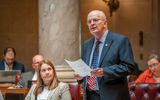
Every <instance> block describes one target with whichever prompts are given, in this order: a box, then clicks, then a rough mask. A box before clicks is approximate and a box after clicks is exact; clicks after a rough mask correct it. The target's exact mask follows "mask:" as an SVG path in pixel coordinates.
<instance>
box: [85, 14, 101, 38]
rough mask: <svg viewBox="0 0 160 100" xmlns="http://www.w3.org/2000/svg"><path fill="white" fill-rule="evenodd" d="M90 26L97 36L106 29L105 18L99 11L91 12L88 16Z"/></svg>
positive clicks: (92, 32)
mask: <svg viewBox="0 0 160 100" xmlns="http://www.w3.org/2000/svg"><path fill="white" fill-rule="evenodd" d="M87 25H88V28H89V30H90V32H91V34H93V35H94V36H95V37H96V35H99V34H100V33H101V32H102V31H103V29H104V19H103V18H102V16H101V14H100V13H99V12H96V11H95V12H91V13H89V15H88V17H87Z"/></svg>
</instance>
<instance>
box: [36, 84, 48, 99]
mask: <svg viewBox="0 0 160 100" xmlns="http://www.w3.org/2000/svg"><path fill="white" fill-rule="evenodd" d="M44 86H46V84H43V85H41V86H39V87H38V88H37V89H36V93H35V100H37V90H38V89H39V88H40V87H44Z"/></svg>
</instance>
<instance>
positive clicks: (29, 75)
mask: <svg viewBox="0 0 160 100" xmlns="http://www.w3.org/2000/svg"><path fill="white" fill-rule="evenodd" d="M42 60H43V57H42V56H41V55H35V56H34V57H33V59H32V62H33V64H32V67H33V68H34V70H35V71H32V72H26V73H23V74H22V75H21V77H20V79H19V82H18V84H17V85H18V86H21V87H23V88H27V86H28V81H29V80H37V70H38V65H39V62H41V61H42Z"/></svg>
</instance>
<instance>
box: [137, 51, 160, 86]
mask: <svg viewBox="0 0 160 100" xmlns="http://www.w3.org/2000/svg"><path fill="white" fill-rule="evenodd" d="M159 62H160V55H159V54H158V53H157V52H155V51H153V52H151V53H150V54H149V55H148V57H147V65H148V69H147V70H146V71H145V72H143V73H142V74H141V75H140V76H139V77H138V79H137V80H136V81H135V83H160V64H159Z"/></svg>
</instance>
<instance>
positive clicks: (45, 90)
mask: <svg viewBox="0 0 160 100" xmlns="http://www.w3.org/2000/svg"><path fill="white" fill-rule="evenodd" d="M37 75H38V77H37V83H36V84H34V85H33V86H32V87H31V89H30V90H29V92H28V94H27V96H26V98H25V100H35V96H36V95H35V94H36V90H37V88H38V87H40V86H42V85H45V86H44V87H41V88H39V89H38V91H37V93H38V94H37V95H38V97H37V98H38V99H37V100H71V94H70V92H69V85H68V84H67V83H63V82H60V81H59V80H58V77H57V74H56V70H55V67H54V65H53V64H52V63H51V62H50V61H49V60H43V61H41V62H40V63H39V66H38V71H37ZM75 92H76V91H75Z"/></svg>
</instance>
